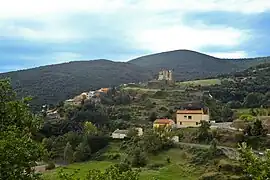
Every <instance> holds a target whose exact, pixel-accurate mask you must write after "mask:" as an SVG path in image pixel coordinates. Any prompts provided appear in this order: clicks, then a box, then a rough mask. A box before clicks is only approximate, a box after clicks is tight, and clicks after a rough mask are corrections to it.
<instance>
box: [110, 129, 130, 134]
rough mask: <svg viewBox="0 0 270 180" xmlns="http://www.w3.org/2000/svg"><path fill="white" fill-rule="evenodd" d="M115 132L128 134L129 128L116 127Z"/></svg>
mask: <svg viewBox="0 0 270 180" xmlns="http://www.w3.org/2000/svg"><path fill="white" fill-rule="evenodd" d="M113 133H118V134H128V130H124V129H122V130H120V129H116V130H115V131H114V132H113Z"/></svg>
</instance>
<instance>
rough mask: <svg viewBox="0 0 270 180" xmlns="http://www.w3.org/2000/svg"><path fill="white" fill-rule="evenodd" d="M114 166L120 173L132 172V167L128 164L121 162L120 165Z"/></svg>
mask: <svg viewBox="0 0 270 180" xmlns="http://www.w3.org/2000/svg"><path fill="white" fill-rule="evenodd" d="M114 166H115V167H117V168H118V169H119V171H120V172H126V171H130V170H131V167H130V165H129V164H128V163H126V162H120V163H119V164H115V165H114Z"/></svg>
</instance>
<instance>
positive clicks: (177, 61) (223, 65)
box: [129, 50, 270, 80]
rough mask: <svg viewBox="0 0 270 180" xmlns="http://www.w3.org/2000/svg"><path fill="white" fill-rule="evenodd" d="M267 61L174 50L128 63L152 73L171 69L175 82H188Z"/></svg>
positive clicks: (269, 58) (264, 59) (265, 59)
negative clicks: (225, 57) (226, 57)
mask: <svg viewBox="0 0 270 180" xmlns="http://www.w3.org/2000/svg"><path fill="white" fill-rule="evenodd" d="M269 60H270V57H265V58H249V59H220V58H216V57H213V56H209V55H206V54H202V53H198V52H195V51H189V50H176V51H169V52H162V53H158V54H152V55H147V56H143V57H139V58H137V59H134V60H131V61H129V62H130V63H133V64H136V65H139V66H141V67H144V68H148V69H149V70H151V71H154V72H157V71H159V70H160V69H162V68H165V69H173V70H174V76H175V78H176V80H189V79H203V78H206V77H209V76H215V75H218V74H224V73H229V72H234V71H237V70H244V69H246V68H248V67H250V66H253V65H257V64H259V63H264V62H267V61H269Z"/></svg>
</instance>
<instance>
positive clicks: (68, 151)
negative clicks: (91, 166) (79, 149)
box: [64, 142, 73, 163]
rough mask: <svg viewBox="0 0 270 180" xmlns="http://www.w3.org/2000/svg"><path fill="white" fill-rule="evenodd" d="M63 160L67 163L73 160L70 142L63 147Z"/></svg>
mask: <svg viewBox="0 0 270 180" xmlns="http://www.w3.org/2000/svg"><path fill="white" fill-rule="evenodd" d="M64 160H65V161H66V162H67V163H72V162H73V149H72V146H71V145H70V143H69V142H68V143H67V145H66V147H65V149H64Z"/></svg>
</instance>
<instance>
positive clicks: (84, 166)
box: [44, 161, 113, 180]
mask: <svg viewBox="0 0 270 180" xmlns="http://www.w3.org/2000/svg"><path fill="white" fill-rule="evenodd" d="M112 164H113V163H112V162H109V161H88V162H85V163H74V164H71V165H69V166H66V167H63V170H64V172H66V173H72V172H74V171H75V170H78V173H77V174H76V178H83V177H85V176H86V175H87V173H88V171H89V170H90V169H99V170H105V169H106V168H108V167H109V166H110V165H112ZM57 170H59V168H56V169H55V170H53V171H48V172H46V173H44V179H45V180H57Z"/></svg>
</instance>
